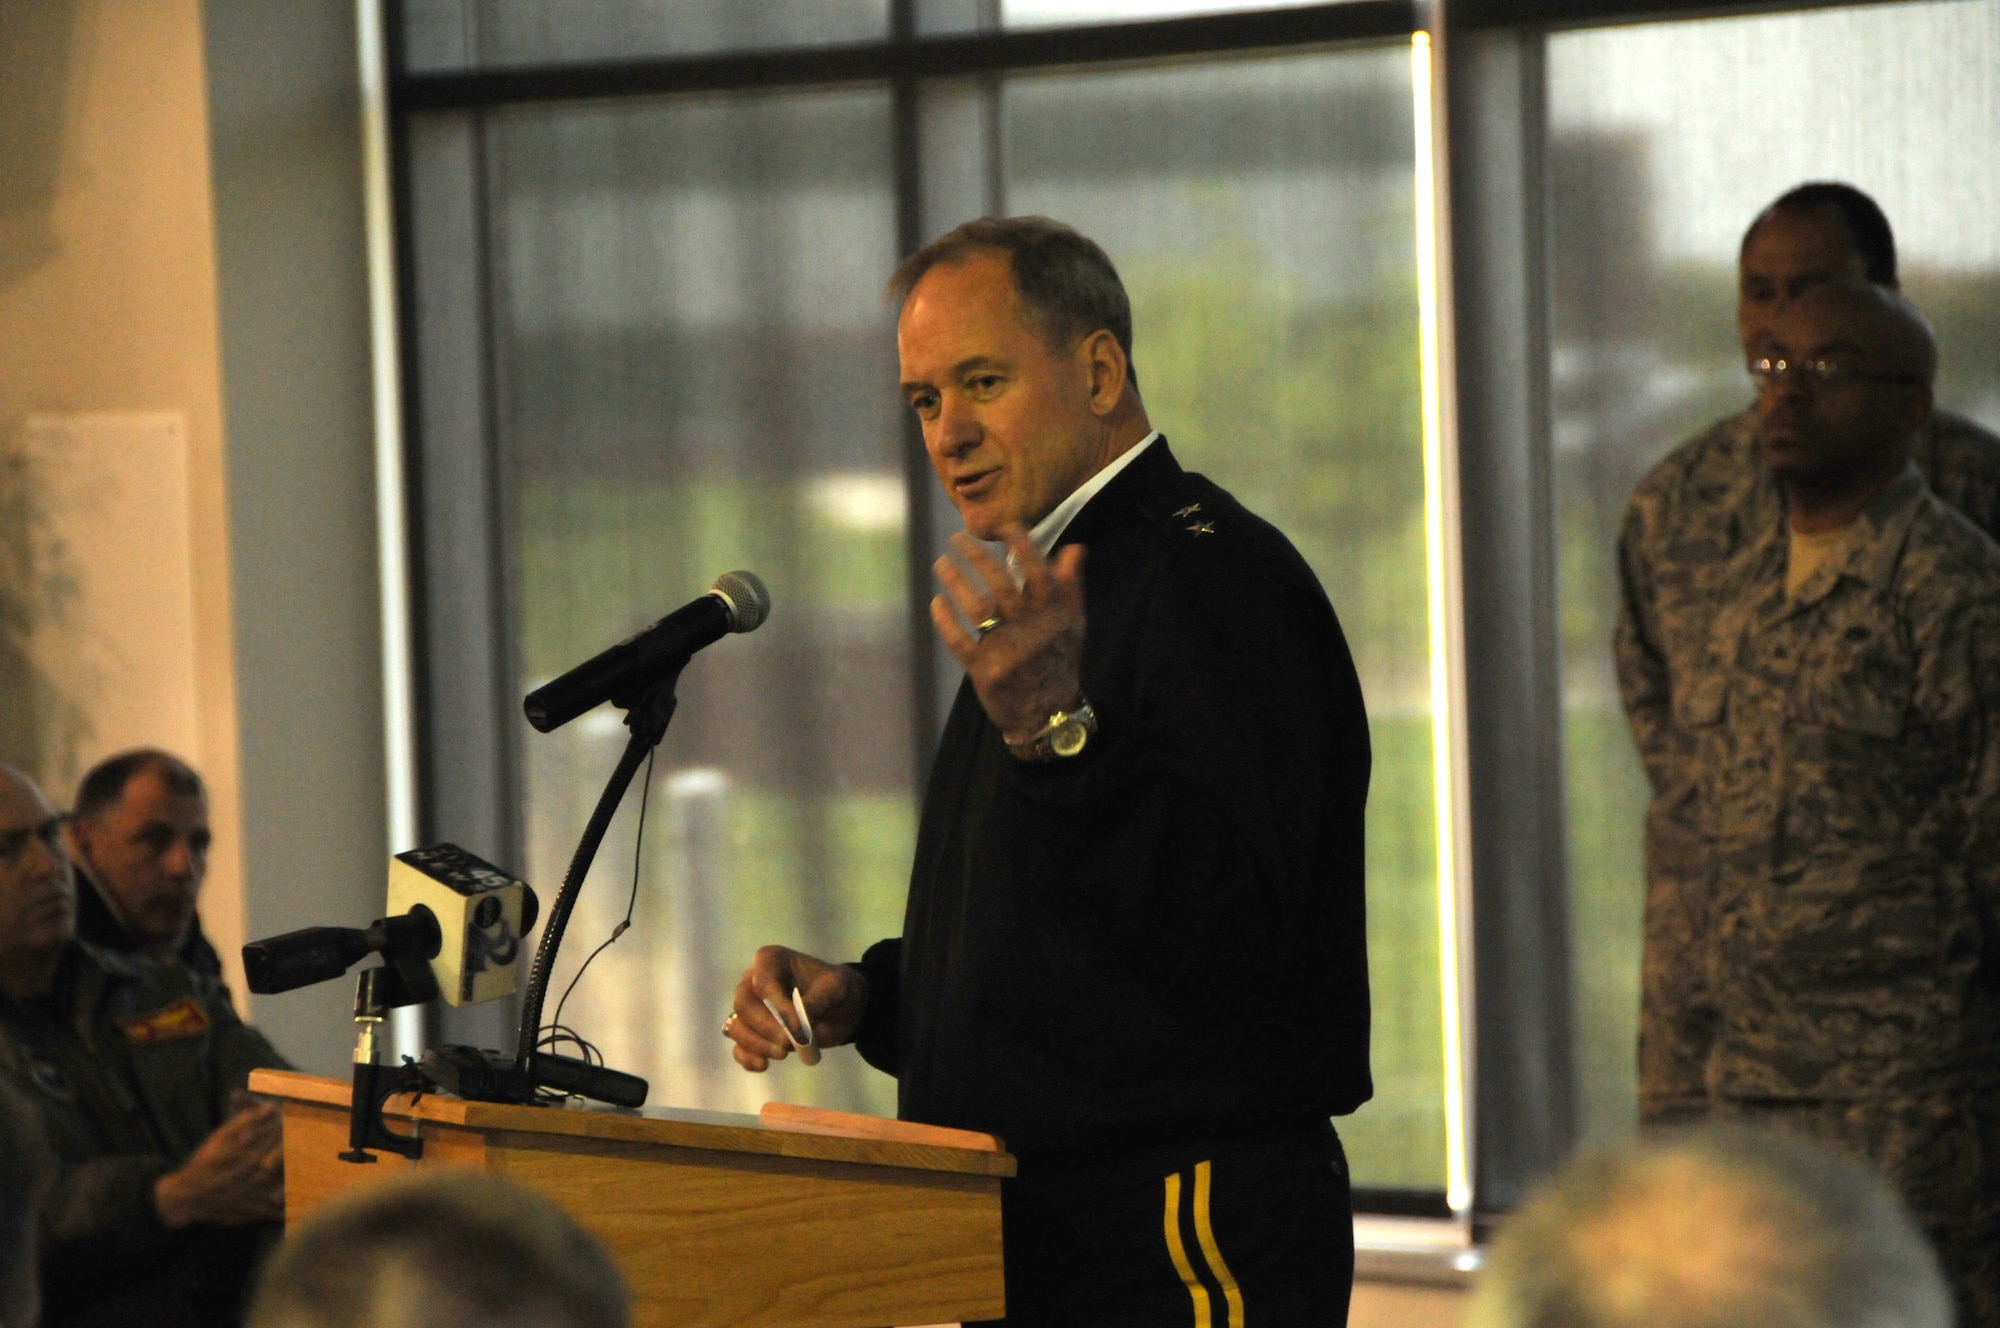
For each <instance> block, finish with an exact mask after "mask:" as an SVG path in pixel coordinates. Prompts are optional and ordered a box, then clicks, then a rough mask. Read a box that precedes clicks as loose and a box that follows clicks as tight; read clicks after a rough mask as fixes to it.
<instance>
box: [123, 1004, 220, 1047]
mask: <svg viewBox="0 0 2000 1328" xmlns="http://www.w3.org/2000/svg"><path fill="white" fill-rule="evenodd" d="M118 1027H119V1030H120V1031H121V1032H123V1033H124V1034H125V1040H126V1041H127V1042H130V1043H131V1044H132V1045H133V1046H135V1047H150V1046H152V1045H153V1044H154V1043H156V1042H178V1041H180V1040H181V1039H182V1038H191V1037H200V1036H201V1035H202V1034H203V1033H206V1032H207V1031H208V1029H209V1022H208V1011H206V1010H204V1009H202V1008H201V1003H200V1002H199V1001H197V1000H195V998H194V997H192V996H183V997H181V998H180V999H179V1000H177V1001H175V1002H174V1003H173V1004H172V1005H169V1006H167V1007H166V1008H164V1009H160V1010H154V1011H153V1012H152V1013H151V1014H142V1015H136V1016H134V1017H133V1018H131V1019H126V1020H123V1021H121V1022H120V1023H119V1025H118Z"/></svg>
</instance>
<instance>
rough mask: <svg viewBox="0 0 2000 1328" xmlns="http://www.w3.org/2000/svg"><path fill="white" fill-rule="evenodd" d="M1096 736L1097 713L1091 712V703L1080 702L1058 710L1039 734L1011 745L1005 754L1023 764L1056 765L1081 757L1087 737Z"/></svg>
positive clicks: (1087, 740) (1088, 740)
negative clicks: (1023, 762)
mask: <svg viewBox="0 0 2000 1328" xmlns="http://www.w3.org/2000/svg"><path fill="white" fill-rule="evenodd" d="M1095 732H1097V712H1096V711H1095V710H1092V709H1091V708H1090V702H1089V701H1086V700H1081V699H1079V700H1078V701H1077V703H1076V704H1075V705H1074V706H1072V707H1071V708H1070V709H1068V710H1058V711H1056V712H1055V713H1054V714H1053V715H1050V716H1049V722H1048V723H1046V724H1044V725H1043V726H1042V730H1041V732H1039V733H1037V734H1036V735H1035V736H1034V737H1032V738H1027V739H1024V740H1023V741H1021V742H1010V743H1008V744H1007V750H1008V751H1009V752H1012V753H1013V754H1014V756H1015V757H1016V758H1017V759H1019V760H1022V761H1055V760H1061V759H1065V758H1067V757H1071V756H1081V755H1082V754H1083V749H1084V748H1085V747H1086V746H1088V745H1089V743H1090V735H1091V734H1093V733H1095Z"/></svg>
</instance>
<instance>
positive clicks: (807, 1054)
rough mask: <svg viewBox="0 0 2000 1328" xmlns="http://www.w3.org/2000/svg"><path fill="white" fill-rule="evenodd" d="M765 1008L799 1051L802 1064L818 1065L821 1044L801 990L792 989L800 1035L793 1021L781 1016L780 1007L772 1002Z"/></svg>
mask: <svg viewBox="0 0 2000 1328" xmlns="http://www.w3.org/2000/svg"><path fill="white" fill-rule="evenodd" d="M764 1008H765V1009H766V1010H769V1011H770V1012H771V1017H772V1018H773V1019H775V1020H777V1021H778V1026H779V1027H780V1028H782V1029H784V1030H785V1036H786V1037H787V1038H789V1039H790V1040H791V1043H792V1045H793V1046H794V1047H796V1048H797V1049H798V1053H799V1061H800V1063H801V1064H804V1065H808V1066H811V1065H818V1064H819V1042H818V1041H817V1040H816V1039H815V1038H814V1037H813V1026H812V1020H811V1019H810V1018H808V1017H807V1015H806V998H805V997H804V996H803V995H802V994H800V992H799V989H798V988H797V987H793V988H792V1009H793V1011H794V1012H795V1013H796V1014H797V1015H798V1026H799V1029H800V1033H794V1032H793V1031H792V1022H793V1021H792V1020H790V1019H787V1018H785V1017H784V1016H783V1015H781V1014H779V1013H778V1007H777V1006H775V1005H773V1004H771V1002H770V1001H768V1000H767V1001H765V1002H764ZM801 1033H802V1034H803V1036H801Z"/></svg>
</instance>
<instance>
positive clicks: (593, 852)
mask: <svg viewBox="0 0 2000 1328" xmlns="http://www.w3.org/2000/svg"><path fill="white" fill-rule="evenodd" d="M679 682H680V673H679V672H678V671H676V672H674V673H673V674H671V675H669V676H668V677H665V678H662V679H661V680H660V681H658V682H656V683H654V684H653V685H652V686H651V687H650V688H648V689H647V691H646V693H645V695H643V696H642V697H640V699H639V701H638V703H637V704H635V705H633V706H632V707H631V708H630V709H628V710H627V711H626V712H625V725H626V727H627V728H629V729H631V730H632V736H631V738H630V739H629V740H628V741H627V742H626V744H625V754H624V755H623V756H621V757H619V758H618V765H617V766H616V768H614V769H613V770H612V772H611V779H610V781H609V782H608V783H606V784H605V786H604V793H603V795H602V796H601V797H599V798H598V800H597V807H596V809H595V810H594V811H592V812H591V814H590V821H589V823H588V824H586V825H585V826H584V828H583V838H582V839H580V840H578V841H577V845H576V853H575V855H574V856H573V857H571V858H570V863H569V871H568V872H567V873H566V874H565V875H564V876H563V883H562V890H561V892H560V893H558V894H557V895H556V902H555V906H554V907H553V908H551V909H550V910H549V922H548V925H547V926H546V927H544V928H543V929H542V939H541V941H540V942H539V943H538V944H537V945H536V946H535V966H534V969H533V970H532V971H531V973H530V975H529V977H528V989H527V991H526V992H525V993H523V995H522V998H521V1037H520V1041H519V1044H518V1045H517V1046H516V1048H515V1063H516V1064H517V1065H520V1066H525V1067H529V1072H530V1074H531V1075H532V1073H533V1067H535V1066H536V1065H537V1064H538V1063H542V1062H547V1061H550V1060H560V1061H563V1062H570V1061H571V1059H572V1058H570V1057H566V1056H565V1057H559V1058H556V1057H550V1056H548V1055H547V1054H546V1053H544V1052H541V1051H538V1050H537V1047H538V1046H539V1044H540V1042H541V1029H542V1006H543V1004H544V1002H545V1000H546V999H547V996H548V990H549V979H550V977H551V976H552V975H553V973H554V970H555V962H556V951H557V950H558V949H559V948H560V947H561V946H562V939H563V932H564V930H565V929H566V928H567V927H568V926H569V915H570V912H571V910H572V909H574V908H575V907H576V897H577V895H578V893H579V892H580V891H581V890H582V889H583V878H584V877H585V876H587V875H589V874H590V864H591V863H592V861H594V860H595V859H596V857H597V850H598V846H599V845H601V844H602V843H603V842H604V834H605V831H607V830H609V829H610V828H611V818H612V816H613V815H614V814H615V813H616V812H617V811H618V805H619V804H620V803H622V802H623V801H624V800H625V793H626V790H627V789H629V788H630V787H631V786H632V779H633V777H634V776H635V775H637V774H638V773H639V767H640V766H641V765H642V764H644V762H645V760H646V756H647V754H648V753H650V752H651V751H652V750H653V748H655V747H657V746H659V745H660V740H661V739H662V738H664V737H666V736H667V725H668V724H670V723H671V722H673V718H674V708H675V707H676V706H677V705H678V704H679V702H678V700H677V699H676V698H675V696H674V687H675V686H676V685H677V684H678V683H679ZM613 704H616V701H615V700H614V701H613ZM565 1068H567V1066H565ZM593 1069H594V1073H595V1075H596V1076H599V1079H600V1082H602V1083H605V1084H607V1085H610V1084H615V1083H616V1081H619V1080H623V1081H628V1082H629V1083H630V1084H636V1085H637V1087H638V1096H639V1100H638V1102H632V1103H629V1104H627V1105H631V1106H637V1105H639V1103H640V1102H644V1101H645V1097H646V1087H647V1086H646V1081H645V1080H643V1079H640V1078H638V1077H637V1076H636V1075H629V1074H622V1073H620V1072H619V1071H617V1070H607V1069H603V1068H601V1067H593ZM550 1086H551V1087H564V1086H565V1085H560V1084H551V1085H550ZM571 1091H582V1090H571ZM588 1096H592V1097H595V1096H598V1094H596V1093H589V1094H588ZM607 1100H610V1101H618V1100H619V1099H617V1098H612V1099H607Z"/></svg>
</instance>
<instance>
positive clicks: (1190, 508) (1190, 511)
mask: <svg viewBox="0 0 2000 1328" xmlns="http://www.w3.org/2000/svg"><path fill="white" fill-rule="evenodd" d="M1200 510H1201V504H1200V503H1189V504H1188V505H1187V506H1186V507H1183V508H1182V509H1181V510H1180V511H1178V512H1176V513H1174V515H1175V516H1176V517H1177V518H1179V519H1180V520H1182V521H1185V520H1187V519H1188V518H1189V517H1191V516H1193V515H1194V514H1195V513H1196V512H1199V511H1200Z"/></svg>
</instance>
